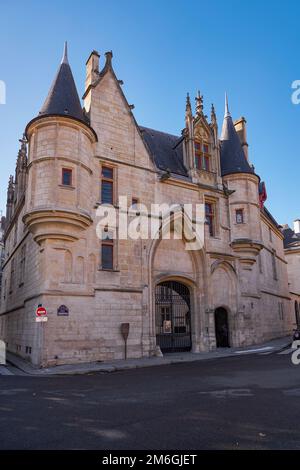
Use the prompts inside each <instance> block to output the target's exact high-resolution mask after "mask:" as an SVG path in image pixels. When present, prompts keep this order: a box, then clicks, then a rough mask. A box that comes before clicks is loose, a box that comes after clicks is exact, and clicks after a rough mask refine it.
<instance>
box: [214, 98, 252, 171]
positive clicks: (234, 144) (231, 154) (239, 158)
mask: <svg viewBox="0 0 300 470" xmlns="http://www.w3.org/2000/svg"><path fill="white" fill-rule="evenodd" d="M220 144H221V173H222V176H225V175H229V174H231V173H254V170H253V168H251V166H250V165H249V163H248V160H247V159H246V157H245V154H244V151H243V148H242V145H241V141H240V138H239V136H238V134H237V132H236V130H235V127H234V124H233V121H232V117H231V115H230V112H229V110H228V102H227V96H226V99H225V115H224V121H223V127H222V134H221V137H220Z"/></svg>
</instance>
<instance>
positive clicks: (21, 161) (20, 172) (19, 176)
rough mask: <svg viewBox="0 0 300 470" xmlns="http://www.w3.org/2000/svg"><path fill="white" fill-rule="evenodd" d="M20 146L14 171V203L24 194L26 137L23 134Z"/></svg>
mask: <svg viewBox="0 0 300 470" xmlns="http://www.w3.org/2000/svg"><path fill="white" fill-rule="evenodd" d="M20 142H21V148H20V150H19V152H18V157H17V163H16V171H15V195H14V203H15V205H16V204H17V203H18V201H19V200H20V199H21V197H22V195H23V194H24V191H25V187H26V171H27V139H26V136H25V134H23V137H22V139H20Z"/></svg>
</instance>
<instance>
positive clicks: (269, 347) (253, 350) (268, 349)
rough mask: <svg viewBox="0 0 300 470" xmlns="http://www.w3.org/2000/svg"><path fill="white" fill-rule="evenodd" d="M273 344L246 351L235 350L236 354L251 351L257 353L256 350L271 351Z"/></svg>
mask: <svg viewBox="0 0 300 470" xmlns="http://www.w3.org/2000/svg"><path fill="white" fill-rule="evenodd" d="M272 349H274V348H273V346H265V347H264V348H258V349H247V350H246V351H235V354H249V353H256V352H262V351H271V350H272Z"/></svg>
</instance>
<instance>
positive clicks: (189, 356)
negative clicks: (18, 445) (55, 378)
mask: <svg viewBox="0 0 300 470" xmlns="http://www.w3.org/2000/svg"><path fill="white" fill-rule="evenodd" d="M290 344H291V337H290V336H287V337H284V338H279V339H275V340H272V341H269V342H267V343H264V344H261V345H255V346H249V347H247V348H224V349H218V350H215V351H210V352H202V353H189V352H187V353H172V354H164V356H163V357H149V358H148V357H147V358H140V359H127V360H126V361H125V360H116V361H111V362H89V363H79V364H67V365H61V366H54V367H48V368H43V369H42V368H37V367H36V366H33V365H32V364H30V363H29V362H26V361H24V359H22V358H20V357H18V356H16V355H14V354H12V353H9V352H8V353H7V363H8V364H11V365H13V366H14V367H15V368H17V369H18V370H19V371H20V375H24V374H28V375H31V376H39V377H41V376H50V375H75V374H88V373H92V372H116V371H122V370H126V369H139V368H142V367H154V366H162V365H167V364H168V365H169V364H178V363H183V362H194V361H203V360H210V359H217V358H222V357H232V356H237V355H245V354H255V353H261V354H272V353H276V352H279V351H282V350H283V349H285V348H287V347H288V346H289V345H290ZM15 373H16V375H19V374H18V373H17V371H16V370H15Z"/></svg>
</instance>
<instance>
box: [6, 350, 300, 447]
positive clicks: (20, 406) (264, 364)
mask: <svg viewBox="0 0 300 470" xmlns="http://www.w3.org/2000/svg"><path fill="white" fill-rule="evenodd" d="M299 418H300V365H299V366H294V365H292V364H291V360H290V355H279V354H270V355H249V356H239V357H231V358H223V359H217V360H210V361H201V362H193V363H185V364H176V365H171V366H162V367H151V368H145V369H135V370H128V371H123V372H115V373H112V374H99V373H95V374H89V375H85V376H82V375H80V376H79V375H77V376H71V377H70V376H58V377H28V376H0V449H111V450H113V449H120V450H124V449H127V450H133V449H141V450H144V449H145V450H155V449H159V450H163V449H176V450H177V449H178V450H182V449H191V450H196V449H197V450H200V449H300V425H299Z"/></svg>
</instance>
